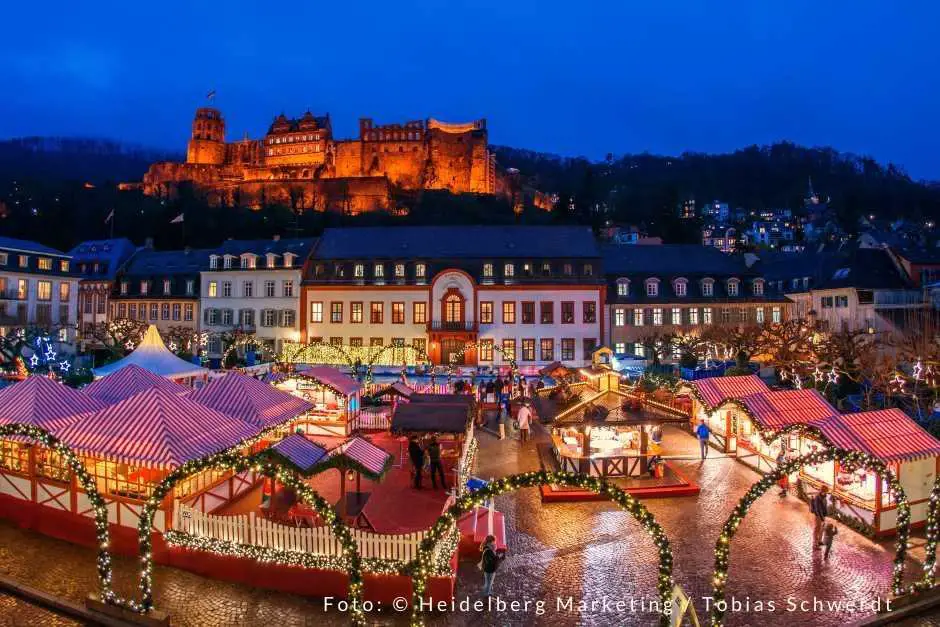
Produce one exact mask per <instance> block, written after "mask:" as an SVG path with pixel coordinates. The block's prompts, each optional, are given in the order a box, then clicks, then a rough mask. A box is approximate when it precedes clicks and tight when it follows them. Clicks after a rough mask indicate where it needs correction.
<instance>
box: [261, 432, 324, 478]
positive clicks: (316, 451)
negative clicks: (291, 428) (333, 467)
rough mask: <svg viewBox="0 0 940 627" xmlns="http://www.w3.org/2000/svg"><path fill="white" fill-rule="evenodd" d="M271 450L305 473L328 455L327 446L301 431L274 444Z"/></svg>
mask: <svg viewBox="0 0 940 627" xmlns="http://www.w3.org/2000/svg"><path fill="white" fill-rule="evenodd" d="M271 451H272V452H274V453H277V454H278V455H280V456H281V457H283V458H284V459H285V460H287V461H288V462H290V463H291V464H292V465H293V466H295V467H296V468H297V470H299V471H300V472H301V473H303V474H306V473H308V472H310V471H311V470H312V469H313V467H314V466H316V465H317V464H319V463H320V462H321V461H322V460H323V458H325V457H326V456H327V452H326V449H325V448H323V447H322V446H320V445H319V444H317V443H316V442H312V441H310V440H308V439H307V438H306V437H305V436H303V435H301V434H299V433H295V434H293V435H289V436H287V437H286V438H284V439H283V440H281V441H280V442H278V443H277V444H275V445H274V446H272V447H271Z"/></svg>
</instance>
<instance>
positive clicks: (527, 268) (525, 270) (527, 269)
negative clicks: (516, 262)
mask: <svg viewBox="0 0 940 627" xmlns="http://www.w3.org/2000/svg"><path fill="white" fill-rule="evenodd" d="M522 274H524V275H525V276H532V264H531V263H524V264H522Z"/></svg>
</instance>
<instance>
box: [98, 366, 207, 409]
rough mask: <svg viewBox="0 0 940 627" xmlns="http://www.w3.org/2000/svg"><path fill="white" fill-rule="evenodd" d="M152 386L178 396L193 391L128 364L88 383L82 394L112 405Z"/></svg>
mask: <svg viewBox="0 0 940 627" xmlns="http://www.w3.org/2000/svg"><path fill="white" fill-rule="evenodd" d="M150 388H158V389H160V390H163V391H164V392H167V393H169V394H173V395H176V396H181V395H183V394H188V393H189V392H191V391H192V390H191V389H190V388H188V387H186V386H184V385H180V384H179V383H174V382H173V381H170V380H169V379H167V378H166V377H161V376H160V375H157V374H154V373H152V372H150V371H149V370H147V369H146V368H141V367H140V366H138V365H137V364H128V365H126V366H124V367H123V368H121V369H120V370H117V371H116V372H114V373H113V374H109V375H108V376H106V377H102V378H101V379H98V380H97V381H94V382H92V383H90V384H88V385H87V386H85V387H84V388H82V394H86V395H88V396H90V397H92V398H95V399H98V400H99V401H102V402H104V403H107V404H109V405H110V404H112V403H117V402H118V401H123V400H124V399H125V398H129V397H131V396H134V395H135V394H137V393H138V392H143V391H144V390H149V389H150Z"/></svg>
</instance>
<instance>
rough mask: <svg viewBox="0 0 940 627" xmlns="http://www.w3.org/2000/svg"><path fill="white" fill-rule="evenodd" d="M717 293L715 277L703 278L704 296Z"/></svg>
mask: <svg viewBox="0 0 940 627" xmlns="http://www.w3.org/2000/svg"><path fill="white" fill-rule="evenodd" d="M714 295H715V280H714V279H702V296H714Z"/></svg>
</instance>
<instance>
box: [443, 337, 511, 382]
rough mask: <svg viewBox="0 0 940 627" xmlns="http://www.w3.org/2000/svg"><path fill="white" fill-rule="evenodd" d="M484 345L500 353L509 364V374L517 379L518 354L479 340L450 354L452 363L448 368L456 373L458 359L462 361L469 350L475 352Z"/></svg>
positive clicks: (494, 343)
mask: <svg viewBox="0 0 940 627" xmlns="http://www.w3.org/2000/svg"><path fill="white" fill-rule="evenodd" d="M484 344H488V345H489V346H490V347H491V348H492V349H493V350H494V351H496V352H497V353H499V354H500V356H501V357H502V358H503V359H505V360H506V361H508V362H509V372H510V374H511V375H512V376H513V377H515V376H516V373H518V372H519V366H518V365H516V354H515V351H513V352H511V353H509V352H507V351H505V350H503V347H502V346H498V345H497V344H496V342H491V343H490V342H486V341H484V340H477V341H476V342H467V343H466V344H464V345H463V346H461V347H460V350H457V351H455V352H453V353H451V354H450V363H449V364H447V367H448V368H449V369H450V371H451V373H453V372H455V371H456V370H457V360H458V359H462V358H463V356H464V354H465V353H466V352H467V351H468V350H470V349H471V348H472V349H474V350H476V349H478V348H480V347H481V346H483V345H484Z"/></svg>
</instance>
